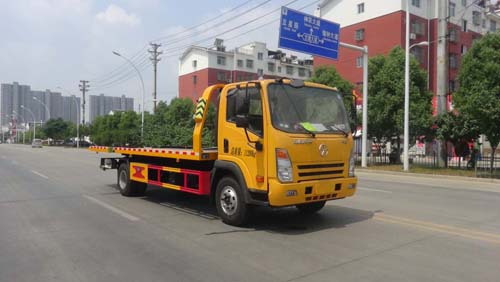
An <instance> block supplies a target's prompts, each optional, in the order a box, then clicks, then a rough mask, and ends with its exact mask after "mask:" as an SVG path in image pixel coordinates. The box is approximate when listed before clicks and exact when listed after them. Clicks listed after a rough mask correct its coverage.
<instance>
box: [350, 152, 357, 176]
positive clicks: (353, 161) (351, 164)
mask: <svg viewBox="0 0 500 282" xmlns="http://www.w3.org/2000/svg"><path fill="white" fill-rule="evenodd" d="M355 166H356V158H355V154H354V146H352V149H351V155H350V156H349V177H354V167H355Z"/></svg>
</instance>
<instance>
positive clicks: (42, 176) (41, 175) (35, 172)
mask: <svg viewBox="0 0 500 282" xmlns="http://www.w3.org/2000/svg"><path fill="white" fill-rule="evenodd" d="M31 172H33V173H34V174H36V175H38V176H40V177H41V178H45V179H49V177H48V176H46V175H43V174H41V173H40V172H38V171H35V170H32V171H31Z"/></svg>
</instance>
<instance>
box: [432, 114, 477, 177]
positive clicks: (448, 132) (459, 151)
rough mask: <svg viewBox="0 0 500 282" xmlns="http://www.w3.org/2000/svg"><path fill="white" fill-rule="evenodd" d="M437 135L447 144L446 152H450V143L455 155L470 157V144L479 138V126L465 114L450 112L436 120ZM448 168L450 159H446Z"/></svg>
mask: <svg viewBox="0 0 500 282" xmlns="http://www.w3.org/2000/svg"><path fill="white" fill-rule="evenodd" d="M436 125H437V129H436V135H437V137H438V138H439V139H440V140H443V141H446V142H445V152H446V153H447V152H448V146H447V144H448V142H450V143H451V144H453V147H454V148H455V154H456V155H457V156H460V157H466V156H467V155H468V150H467V148H466V146H468V142H469V141H470V140H472V139H475V138H477V137H478V136H479V124H478V123H477V122H476V120H474V119H472V118H471V117H470V116H467V115H466V114H465V113H459V114H457V113H455V112H448V113H446V114H442V115H439V116H438V117H437V118H436ZM445 166H446V167H448V158H445Z"/></svg>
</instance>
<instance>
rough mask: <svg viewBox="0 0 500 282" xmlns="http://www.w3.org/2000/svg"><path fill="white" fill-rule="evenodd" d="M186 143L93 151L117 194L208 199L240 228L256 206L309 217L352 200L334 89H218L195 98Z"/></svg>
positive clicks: (303, 85) (345, 123)
mask: <svg viewBox="0 0 500 282" xmlns="http://www.w3.org/2000/svg"><path fill="white" fill-rule="evenodd" d="M212 101H213V103H214V104H215V107H216V115H217V116H216V132H215V135H216V140H217V147H214V148H203V147H202V142H201V141H202V131H203V127H204V125H205V121H206V117H207V111H208V105H209V103H211V102H212ZM193 118H194V120H195V126H194V131H193V143H192V146H189V147H186V148H148V147H142V148H130V147H107V146H91V147H90V148H89V150H91V151H94V152H97V153H115V154H121V155H122V156H121V157H105V158H101V164H100V167H101V169H104V170H106V169H117V170H118V171H117V183H118V187H119V189H120V193H121V194H122V195H124V196H140V195H144V193H145V191H146V189H147V187H148V185H154V186H159V187H163V188H167V189H173V190H179V191H182V192H186V193H192V194H196V195H203V196H208V197H209V198H210V200H211V201H212V203H215V205H216V208H217V212H218V215H219V217H220V218H221V219H222V221H223V222H225V223H227V224H230V225H236V226H240V225H243V224H245V223H246V222H247V220H248V218H249V215H250V213H251V207H252V206H254V205H260V206H270V207H286V206H295V207H297V209H298V210H299V211H301V212H304V213H314V212H317V211H319V210H320V209H322V208H323V207H324V206H325V203H326V201H330V200H338V199H343V198H346V197H350V196H353V195H354V194H355V191H356V184H357V178H356V176H355V174H354V166H355V159H354V153H353V137H352V133H351V129H350V128H351V126H350V125H349V118H348V114H347V112H346V109H345V107H344V103H343V100H342V95H341V94H340V93H339V92H338V91H337V89H336V88H331V87H327V86H325V85H321V84H316V83H312V82H304V81H301V80H289V79H266V80H258V81H246V82H236V83H230V84H216V85H212V86H209V87H207V88H206V89H205V90H204V92H203V94H202V96H201V97H200V98H199V99H198V101H197V106H196V111H195V113H194V115H193Z"/></svg>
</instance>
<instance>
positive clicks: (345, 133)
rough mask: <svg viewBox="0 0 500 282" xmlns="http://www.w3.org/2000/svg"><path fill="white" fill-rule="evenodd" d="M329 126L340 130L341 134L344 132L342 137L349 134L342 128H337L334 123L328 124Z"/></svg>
mask: <svg viewBox="0 0 500 282" xmlns="http://www.w3.org/2000/svg"><path fill="white" fill-rule="evenodd" d="M330 127H331V128H333V129H334V130H337V131H340V132H341V133H342V134H344V137H347V136H349V134H348V133H347V132H346V131H344V130H342V129H340V128H338V127H337V126H335V125H330Z"/></svg>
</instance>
